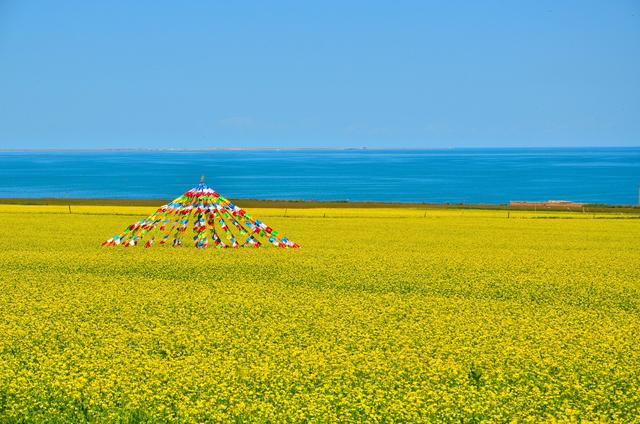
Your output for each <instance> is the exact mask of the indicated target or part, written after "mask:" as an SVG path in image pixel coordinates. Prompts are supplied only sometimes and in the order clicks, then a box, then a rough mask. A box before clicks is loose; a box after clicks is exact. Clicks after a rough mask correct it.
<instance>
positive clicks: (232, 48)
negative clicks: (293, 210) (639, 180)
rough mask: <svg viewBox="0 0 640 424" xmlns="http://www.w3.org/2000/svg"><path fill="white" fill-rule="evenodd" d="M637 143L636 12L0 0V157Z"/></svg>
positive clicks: (573, 7) (500, 4)
mask: <svg viewBox="0 0 640 424" xmlns="http://www.w3.org/2000/svg"><path fill="white" fill-rule="evenodd" d="M638 145H640V2H638V1H633V0H628V1H624V0H619V1H610V2H609V1H589V0H583V1H512V2H504V1H483V2H471V1H469V2H457V1H450V2H449V1H447V2H442V1H437V2H436V1H433V2H432V1H394V2H392V1H389V2H370V1H351V2H344V1H336V2H333V1H322V2H300V1H290V2H289V1H279V2H251V1H247V2H229V1H220V2H216V1H201V2H198V1H192V2H169V1H135V2H131V1H110V2H87V1H73V0H71V1H64V2H59V1H52V0H51V1H31V0H24V1H18V0H15V1H11V0H9V1H7V0H5V1H1V0H0V148H124V147H130V148H137V147H143V148H144V147H147V148H155V147H159V148H209V147H361V146H367V147H377V148H383V147H404V148H447V147H481V146H483V147H503V146H514V147H517V146H540V147H542V146H638Z"/></svg>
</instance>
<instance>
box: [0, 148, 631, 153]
mask: <svg viewBox="0 0 640 424" xmlns="http://www.w3.org/2000/svg"><path fill="white" fill-rule="evenodd" d="M639 148H640V146H484V147H483V146H477V147H472V146H466V147H366V146H362V147H199V148H173V147H157V148H146V147H140V148H127V147H122V148H120V147H114V148H96V149H87V148H62V149H55V148H51V149H46V148H43V149H0V153H77V152H88V153H105V152H169V153H170V152H215V151H241V152H242V151H335V152H343V151H374V152H375V151H425V152H430V151H433V152H438V151H451V150H566V149H573V150H580V149H639Z"/></svg>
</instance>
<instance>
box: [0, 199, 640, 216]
mask: <svg viewBox="0 0 640 424" xmlns="http://www.w3.org/2000/svg"><path fill="white" fill-rule="evenodd" d="M231 200H232V201H234V202H239V203H241V204H242V205H244V206H245V207H247V208H290V209H313V208H329V209H330V208H407V209H488V210H531V211H541V210H548V211H570V212H634V213H640V206H639V205H606V204H588V203H575V202H569V201H546V202H527V201H512V202H510V203H509V204H490V203H487V204H470V203H427V202H423V203H410V202H366V201H323V200H263V199H231ZM169 201H170V199H103V198H95V199H87V198H49V197H47V198H44V197H39V198H0V204H4V205H71V206H74V205H78V206H79V205H86V206H91V205H103V206H153V207H155V206H157V205H159V204H163V203H167V202H169Z"/></svg>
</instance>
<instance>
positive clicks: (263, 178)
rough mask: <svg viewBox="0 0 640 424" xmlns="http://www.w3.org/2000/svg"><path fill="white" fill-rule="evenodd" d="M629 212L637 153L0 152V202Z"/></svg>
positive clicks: (639, 166) (638, 174) (639, 178)
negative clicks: (212, 192) (210, 191)
mask: <svg viewBox="0 0 640 424" xmlns="http://www.w3.org/2000/svg"><path fill="white" fill-rule="evenodd" d="M202 174H204V175H205V176H206V181H207V183H208V184H209V185H211V186H212V187H214V188H215V189H216V190H218V191H219V192H220V193H222V194H224V195H226V196H229V197H235V198H256V199H305V200H310V199H317V200H380V201H399V202H465V203H506V202H509V201H510V200H548V199H563V200H573V201H584V202H592V203H611V204H635V203H637V202H638V190H639V187H640V147H639V148H582V149H455V150H415V151H412V150H378V151H371V150H347V151H319V150H318V151H307V150H305V151H290V150H289V151H287V150H282V151H255V150H254V151H124V152H123V151H109V152H107V151H104V152H4V153H0V197H82V198H85V197H90V198H162V199H169V198H174V197H176V196H178V195H179V194H181V193H182V192H184V191H185V190H186V189H188V188H190V187H191V186H193V185H195V184H197V182H198V181H199V178H200V175H202Z"/></svg>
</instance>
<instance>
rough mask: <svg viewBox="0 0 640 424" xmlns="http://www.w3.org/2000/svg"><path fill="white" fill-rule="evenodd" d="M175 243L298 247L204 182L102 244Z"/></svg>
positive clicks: (205, 245) (224, 246)
mask: <svg viewBox="0 0 640 424" xmlns="http://www.w3.org/2000/svg"><path fill="white" fill-rule="evenodd" d="M156 243H157V244H168V245H171V246H173V247H178V246H181V245H183V244H188V243H193V245H194V246H195V247H197V248H202V249H205V248H208V247H216V248H227V247H232V248H237V247H260V246H263V245H264V244H270V245H273V246H276V247H283V248H288V247H289V248H297V247H300V246H298V245H297V244H296V243H294V242H293V241H291V240H289V239H288V238H286V237H285V236H283V235H281V234H279V233H278V232H277V231H276V230H274V229H273V228H271V227H270V226H268V225H267V224H265V223H264V222H262V221H260V220H259V219H256V218H254V217H252V216H251V215H249V214H248V213H247V212H245V210H244V209H242V208H241V207H239V206H237V205H235V204H233V203H232V202H231V201H229V200H228V199H226V198H225V197H224V196H222V195H220V194H218V193H217V192H216V191H215V190H213V189H212V188H210V187H207V186H206V185H205V184H204V177H203V178H202V180H201V182H200V184H199V185H198V186H197V187H194V188H192V189H191V190H189V191H187V192H186V193H184V194H183V195H182V196H180V197H178V198H177V199H175V200H174V201H172V202H170V203H167V204H166V205H164V206H162V207H160V208H158V210H156V211H155V212H154V213H152V214H151V215H150V216H148V217H147V218H144V219H141V220H140V221H138V222H136V223H134V224H131V225H129V226H128V227H127V228H125V230H124V232H123V233H122V234H118V235H116V236H113V237H112V238H110V239H109V240H107V241H105V242H104V243H102V245H103V246H125V247H128V246H138V245H144V246H145V247H151V246H152V245H154V244H156Z"/></svg>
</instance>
